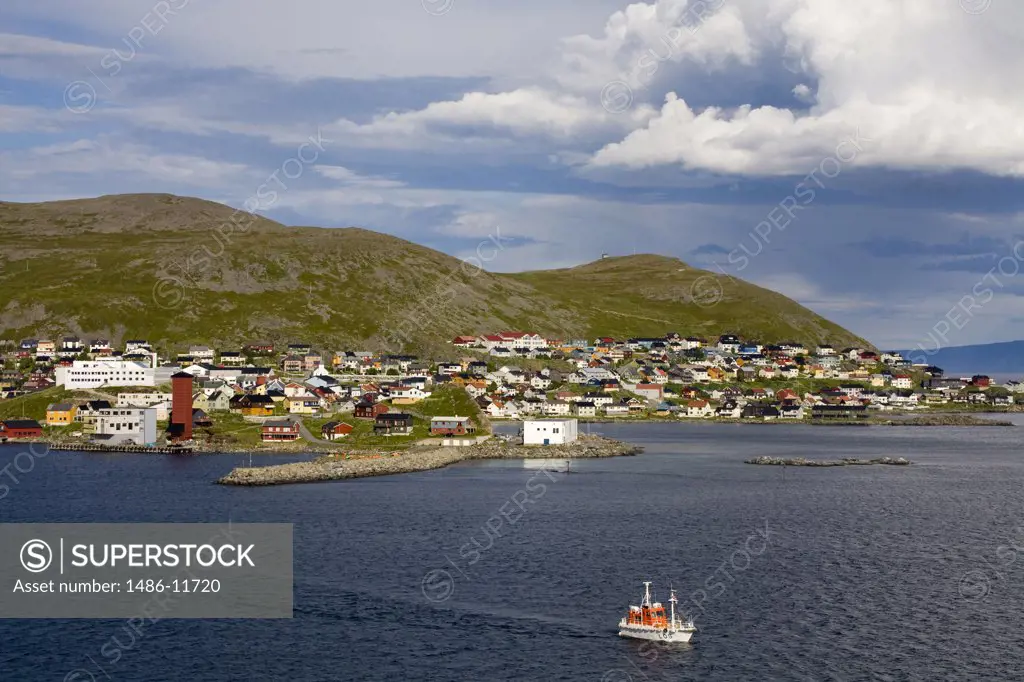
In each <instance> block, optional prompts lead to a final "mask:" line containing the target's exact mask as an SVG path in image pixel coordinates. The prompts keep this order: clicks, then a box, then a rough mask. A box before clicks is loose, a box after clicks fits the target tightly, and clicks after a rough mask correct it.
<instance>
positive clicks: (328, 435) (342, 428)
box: [320, 422, 352, 440]
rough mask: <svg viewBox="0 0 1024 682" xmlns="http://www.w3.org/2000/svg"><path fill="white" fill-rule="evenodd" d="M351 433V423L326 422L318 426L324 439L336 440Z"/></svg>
mask: <svg viewBox="0 0 1024 682" xmlns="http://www.w3.org/2000/svg"><path fill="white" fill-rule="evenodd" d="M350 433H352V425H351V424H346V423H345V422H327V423H326V424H324V425H323V426H322V427H321V428H320V436H321V437H322V438H323V439H324V440H338V439H340V438H344V437H345V436H347V435H348V434H350Z"/></svg>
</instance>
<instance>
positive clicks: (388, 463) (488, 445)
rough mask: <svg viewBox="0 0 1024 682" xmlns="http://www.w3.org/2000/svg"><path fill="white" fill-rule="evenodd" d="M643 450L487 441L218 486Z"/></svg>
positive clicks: (271, 470)
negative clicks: (467, 462) (472, 461)
mask: <svg viewBox="0 0 1024 682" xmlns="http://www.w3.org/2000/svg"><path fill="white" fill-rule="evenodd" d="M642 450H643V449H642V448H640V447H638V446H636V445H630V444H629V443H622V442H620V441H616V440H612V439H610V438H603V437H600V436H581V437H580V439H579V440H577V441H576V442H574V443H570V444H568V445H548V446H523V445H515V444H512V443H502V442H498V441H496V440H490V441H486V442H484V443H482V444H480V445H475V446H470V447H451V448H444V447H431V446H427V447H421V448H411V449H409V450H406V451H404V452H374V453H358V454H352V453H350V454H349V455H337V454H334V455H325V456H323V457H318V458H317V459H315V460H313V461H311V462H295V463H292V464H276V465H273V466H265V467H237V468H235V469H233V470H232V471H231V473H229V474H228V475H227V476H224V477H223V478H221V479H219V480H218V481H217V482H218V483H220V484H222V485H244V486H263V485H284V484H289V483H317V482H321V481H337V480H342V479H346V478H363V477H367V476H388V475H391V474H407V473H411V472H413V471H427V470H428V469H440V468H441V467H446V466H448V465H449V464H454V463H456V462H461V461H464V460H468V459H524V458H540V457H545V458H547V457H550V458H558V459H577V458H585V457H618V456H622V455H635V454H637V453H639V452H642Z"/></svg>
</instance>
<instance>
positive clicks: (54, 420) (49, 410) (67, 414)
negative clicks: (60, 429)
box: [46, 403, 78, 426]
mask: <svg viewBox="0 0 1024 682" xmlns="http://www.w3.org/2000/svg"><path fill="white" fill-rule="evenodd" d="M76 412H78V406H77V405H75V404H74V403H51V404H49V405H47V406H46V425H47V426H67V425H68V424H72V423H74V421H75V413H76Z"/></svg>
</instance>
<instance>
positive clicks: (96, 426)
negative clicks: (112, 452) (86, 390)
mask: <svg viewBox="0 0 1024 682" xmlns="http://www.w3.org/2000/svg"><path fill="white" fill-rule="evenodd" d="M156 416H157V415H156V410H155V409H153V408H151V407H143V408H138V407H128V408H126V407H112V408H110V409H101V410H98V411H97V413H96V415H95V416H94V417H93V418H92V422H91V424H92V428H91V430H92V433H91V434H90V439H91V440H92V441H94V442H102V443H105V444H107V445H152V444H155V443H156Z"/></svg>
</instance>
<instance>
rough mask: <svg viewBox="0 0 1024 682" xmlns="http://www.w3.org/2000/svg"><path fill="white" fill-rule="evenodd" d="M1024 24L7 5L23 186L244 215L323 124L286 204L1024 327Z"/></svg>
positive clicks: (11, 99) (436, 1) (611, 9)
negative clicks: (211, 205) (191, 199)
mask: <svg viewBox="0 0 1024 682" xmlns="http://www.w3.org/2000/svg"><path fill="white" fill-rule="evenodd" d="M1022 33H1024V4H1021V3H1012V2H1010V0H878V1H875V0H866V1H865V2H857V3H851V2H849V1H848V0H656V1H654V0H652V1H651V2H646V3H645V2H639V3H633V4H629V3H626V2H618V1H613V0H543V1H542V0H517V2H514V3H513V2H502V3H500V2H494V1H491V2H488V1H485V0H374V2H370V3H367V2H361V3H355V2H348V1H346V0H343V1H341V2H338V1H336V0H292V1H291V2H289V3H280V2H274V1H272V0H162V1H159V2H151V1H150V0H144V1H140V0H91V1H90V2H88V3H82V2H76V1H73V0H31V1H30V0H5V2H4V22H3V27H2V28H0V198H2V199H4V200H9V201H41V200H51V199H64V198H74V197H84V196H97V195H101V194H112V193H122V192H171V193H176V194H183V195H190V196H197V197H203V198H207V199H212V200H216V201H221V202H224V203H227V204H231V205H234V206H243V205H244V203H245V201H246V200H247V199H248V198H249V197H251V196H253V194H254V192H255V191H256V188H258V187H260V186H261V185H264V184H265V183H266V182H267V179H268V177H269V176H271V174H273V173H275V172H277V173H278V176H277V177H278V178H280V177H281V175H280V174H281V172H282V169H284V170H286V171H287V170H288V168H289V166H288V165H287V163H288V160H289V159H294V158H295V157H296V155H297V154H298V153H299V149H300V146H301V145H303V144H304V143H308V142H309V140H310V139H311V138H312V139H313V140H316V141H318V145H317V146H316V147H310V146H309V145H308V144H307V146H306V147H305V148H304V151H303V153H304V154H305V159H312V160H309V161H308V162H305V161H304V162H303V163H302V164H296V163H295V162H292V165H291V168H292V169H293V170H291V171H289V172H288V173H287V174H288V175H290V176H296V177H293V178H290V179H288V180H286V181H285V183H284V185H286V188H285V187H278V190H279V191H277V192H276V195H275V197H274V199H273V201H272V202H269V203H268V204H267V205H265V206H262V207H261V210H262V211H263V212H264V213H265V214H266V215H267V216H269V217H272V218H276V219H278V220H281V221H283V222H286V223H288V224H299V225H319V226H325V227H339V226H349V225H357V226H362V227H367V228H369V229H374V230H380V231H383V232H388V233H392V234H395V235H398V236H401V237H404V238H407V239H410V240H413V241H416V242H418V243H422V244H425V245H428V246H432V247H434V248H438V249H441V250H443V251H446V252H448V253H451V254H453V255H456V256H462V257H466V256H470V255H472V254H473V252H474V251H475V249H476V247H477V244H479V243H480V241H481V240H482V239H485V238H487V236H488V235H491V234H494V233H495V232H496V231H497V232H500V234H501V235H502V237H503V238H511V239H512V241H511V242H509V246H508V247H507V248H505V249H504V250H503V251H502V252H501V253H500V255H499V256H498V257H496V258H495V259H494V260H493V261H491V262H489V263H488V264H487V265H488V267H489V268H491V269H494V270H498V271H517V270H524V269H533V268H547V267H563V266H570V265H575V264H579V263H583V262H587V261H590V260H593V259H595V258H598V257H600V255H601V254H602V253H610V254H629V253H633V252H637V253H643V252H652V253H660V254H664V255H670V256H676V257H679V258H681V259H683V260H685V261H687V262H688V263H690V264H692V265H695V266H698V267H704V268H708V269H710V270H713V271H717V272H725V273H727V274H731V275H734V276H736V277H741V278H743V279H746V280H749V281H751V282H754V283H756V284H760V285H763V286H767V287H770V288H772V289H775V290H777V291H780V292H782V293H784V294H786V295H788V296H791V297H793V298H795V299H796V300H798V301H800V302H801V303H803V304H805V305H807V306H809V307H811V308H812V309H814V310H815V311H817V312H819V313H821V314H822V315H825V316H826V317H829V318H831V319H833V320H835V321H837V322H839V323H841V324H843V325H844V326H846V327H848V328H850V329H851V330H853V331H855V332H857V333H859V334H861V335H863V336H865V337H867V338H869V339H870V340H872V341H873V342H874V343H876V344H877V345H879V346H882V347H914V346H915V345H917V344H919V343H920V344H924V345H925V346H928V347H931V346H933V345H934V341H933V340H932V339H933V335H934V330H935V328H936V326H937V325H938V327H939V328H940V329H942V330H943V336H944V343H945V344H948V345H961V344H967V343H982V342H991V341H1005V340H1011V339H1019V338H1024V298H1022V297H1024V274H1018V272H1017V271H1018V270H1019V269H1020V267H1021V261H1024V243H1021V240H1024V206H1022V203H1024V182H1022V176H1024V126H1022V124H1021V121H1024V90H1021V88H1020V87H1019V85H1018V80H1019V73H1020V72H1021V67H1024V40H1021V38H1022V37H1024V36H1022V35H1021V34H1022ZM314 157H315V158H314ZM987 292H991V294H990V295H987ZM965 297H967V298H965ZM943 320H945V321H946V322H943ZM946 326H949V329H948V330H945V327H946Z"/></svg>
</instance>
